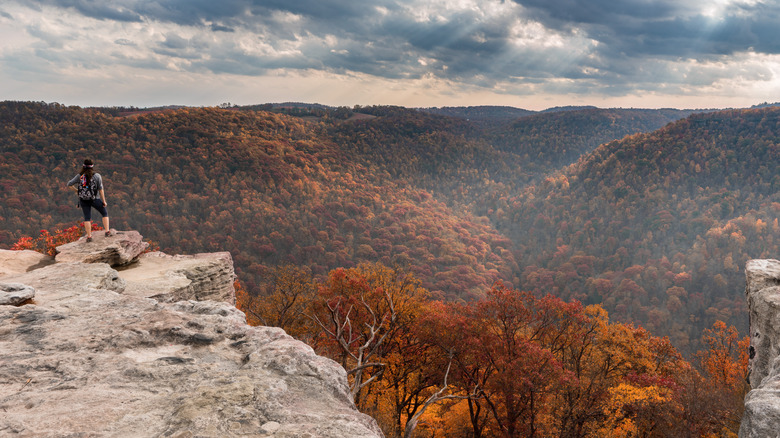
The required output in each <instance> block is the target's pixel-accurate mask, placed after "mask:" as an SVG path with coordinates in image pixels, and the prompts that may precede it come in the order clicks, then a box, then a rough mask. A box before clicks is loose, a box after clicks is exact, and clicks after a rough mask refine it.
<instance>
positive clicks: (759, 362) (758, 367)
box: [739, 260, 780, 438]
mask: <svg viewBox="0 0 780 438" xmlns="http://www.w3.org/2000/svg"><path fill="white" fill-rule="evenodd" d="M745 276H746V288H745V294H746V298H747V303H748V309H749V312H750V362H749V364H748V372H749V374H748V376H749V377H748V380H749V382H750V387H751V388H752V390H751V391H750V392H749V393H748V394H747V396H746V397H745V412H744V414H743V416H742V424H741V425H740V429H739V436H740V438H767V437H780V261H778V260H750V261H749V262H748V263H747V265H746V266H745Z"/></svg>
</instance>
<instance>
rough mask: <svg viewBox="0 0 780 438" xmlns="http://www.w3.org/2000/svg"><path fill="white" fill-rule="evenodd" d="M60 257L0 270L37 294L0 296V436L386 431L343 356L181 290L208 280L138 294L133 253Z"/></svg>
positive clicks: (188, 260) (156, 285)
mask: <svg viewBox="0 0 780 438" xmlns="http://www.w3.org/2000/svg"><path fill="white" fill-rule="evenodd" d="M95 241H96V242H100V241H99V240H98V239H95ZM81 243H82V244H86V243H85V242H81ZM94 243H95V242H92V244H94ZM106 244H110V242H106ZM153 257H158V258H157V259H154V258H153ZM216 258H217V259H220V256H217V257H216ZM175 259H176V257H175V256H174V257H171V256H165V257H163V256H161V255H158V256H151V263H152V264H154V261H155V260H156V261H157V262H160V265H164V264H168V263H171V264H172V265H175V263H174V262H175V261H176V260H175ZM183 260H184V261H185V262H186V263H188V264H192V266H190V269H194V270H195V271H197V269H196V268H197V265H198V263H201V264H205V265H209V264H211V263H216V262H214V260H212V259H210V258H208V257H197V256H196V257H192V258H187V257H184V258H183ZM221 260H224V257H222V259H221ZM61 261H62V260H61V259H59V258H58V263H56V264H53V265H50V266H46V267H42V268H39V269H35V270H32V271H29V272H25V273H21V274H17V275H11V276H8V277H6V278H3V280H2V282H3V283H5V284H8V283H15V284H21V285H25V286H28V287H30V288H34V289H35V291H36V295H35V304H34V305H23V306H19V307H15V306H0V351H2V354H0V436H22V437H26V436H35V437H39V436H43V437H55V436H56V437H59V436H90V437H93V436H94V437H103V436H107V437H125V436H128V437H134V436H176V437H185V436H199V437H200V436H203V437H223V436H228V437H229V436H252V437H278V438H282V437H285V438H286V437H290V438H292V437H312V438H313V437H325V438H328V437H333V438H336V437H339V438H341V437H380V436H382V434H381V431H380V430H379V428H378V427H377V425H376V422H375V421H374V420H373V419H371V418H370V417H368V416H366V415H364V414H361V413H360V412H358V411H357V410H356V409H355V407H354V404H353V403H352V401H351V398H350V394H349V389H348V386H347V380H346V372H345V371H344V369H343V368H341V367H340V366H339V365H338V364H337V363H335V362H333V361H331V360H329V359H326V358H323V357H320V356H317V355H316V354H315V353H314V351H313V350H312V349H311V348H310V347H308V346H307V345H306V344H303V343H301V342H299V341H296V340H295V339H293V338H291V337H289V336H288V335H287V334H285V333H284V331H282V330H281V329H277V328H269V327H250V326H248V325H247V324H246V322H245V317H244V315H243V313H241V312H240V311H239V310H238V309H236V308H235V307H234V306H232V305H231V304H228V303H226V302H217V301H211V300H209V301H196V300H193V299H191V298H194V297H195V296H198V294H199V293H200V291H199V290H198V287H197V286H194V285H196V284H208V282H205V281H203V282H200V283H198V282H197V281H192V282H191V283H190V285H188V286H185V287H182V286H181V285H179V284H175V285H174V286H172V287H173V288H179V289H178V290H179V292H177V293H176V294H171V293H165V290H164V289H165V286H163V285H162V283H160V282H155V281H151V280H150V282H149V285H150V289H153V290H155V291H158V292H160V293H156V292H155V294H154V296H156V297H158V298H161V300H158V299H154V298H149V297H145V296H143V295H144V294H140V295H139V294H137V293H136V292H137V289H140V287H139V284H143V280H142V278H143V277H142V276H140V277H134V276H133V275H129V274H128V273H129V272H131V271H132V269H133V268H132V266H134V265H131V267H130V268H129V269H127V270H123V271H121V272H117V271H116V270H114V269H112V268H111V266H109V264H106V263H81V262H61ZM146 261H150V260H146ZM179 261H181V260H179ZM143 264H144V260H143V257H142V258H141V262H140V263H138V264H137V265H138V266H143ZM204 269H205V268H204ZM231 269H232V264H231ZM206 270H208V269H206ZM159 272H166V271H165V269H162V267H161V268H160V270H159ZM166 275H167V274H165V273H160V274H159V275H158V276H161V277H165V276H166ZM231 275H232V274H230V275H228V274H225V275H223V276H222V277H220V278H223V279H228V278H229V284H230V285H232V276H231ZM123 277H127V279H125V278H123ZM185 277H186V275H185ZM179 280H180V279H179ZM179 280H177V281H179ZM216 282H217V280H213V283H216ZM174 283H175V282H174ZM222 287H224V288H226V287H227V285H222ZM185 290H189V291H191V292H192V293H193V294H194V295H193V296H190V297H188V296H186V294H185V292H184V291H185ZM173 296H176V297H180V298H182V301H178V302H163V301H172V298H171V297H173Z"/></svg>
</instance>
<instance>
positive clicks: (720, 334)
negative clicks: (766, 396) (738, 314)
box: [697, 321, 750, 434]
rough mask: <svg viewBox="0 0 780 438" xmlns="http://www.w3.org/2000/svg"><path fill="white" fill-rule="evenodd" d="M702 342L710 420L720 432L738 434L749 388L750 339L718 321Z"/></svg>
mask: <svg viewBox="0 0 780 438" xmlns="http://www.w3.org/2000/svg"><path fill="white" fill-rule="evenodd" d="M702 344H703V345H706V346H707V347H708V349H706V350H703V351H700V352H699V353H698V355H697V356H698V358H699V361H700V363H701V368H702V374H703V378H704V379H705V380H704V383H703V386H704V389H705V391H704V397H706V403H707V405H708V406H709V409H708V415H709V416H710V418H709V421H710V422H711V423H712V424H716V425H717V427H719V428H720V429H721V430H717V432H719V433H721V432H722V433H726V432H730V433H731V434H736V433H737V432H738V431H739V424H740V421H741V418H742V411H743V410H744V402H743V400H744V398H745V395H746V394H747V392H748V391H749V390H750V387H749V385H748V383H747V364H748V348H749V346H750V338H749V337H748V336H745V337H742V338H740V336H739V333H738V332H737V329H736V328H735V327H734V326H728V327H727V326H726V323H724V322H723V321H716V322H715V323H714V324H713V325H712V328H709V329H706V330H705V331H704V335H703V336H702Z"/></svg>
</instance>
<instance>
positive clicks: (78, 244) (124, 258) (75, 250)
mask: <svg viewBox="0 0 780 438" xmlns="http://www.w3.org/2000/svg"><path fill="white" fill-rule="evenodd" d="M148 246H149V244H148V243H146V242H144V241H143V237H142V236H141V234H140V233H138V231H113V234H112V235H111V236H108V237H106V236H105V234H104V233H103V232H102V231H95V232H94V233H92V241H91V242H87V239H86V237H82V238H80V239H79V240H77V241H75V242H70V243H66V244H64V245H60V246H58V247H57V248H56V249H55V251H56V252H57V254H56V255H55V260H56V261H57V263H63V262H81V263H107V264H108V265H110V266H112V267H116V266H124V265H128V264H130V263H132V262H134V261H135V260H136V259H137V258H138V256H139V255H141V253H143V252H144V250H146V248H147V247H148Z"/></svg>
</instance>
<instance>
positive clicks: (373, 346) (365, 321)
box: [313, 263, 428, 406]
mask: <svg viewBox="0 0 780 438" xmlns="http://www.w3.org/2000/svg"><path fill="white" fill-rule="evenodd" d="M427 295H428V293H427V291H426V290H425V289H423V288H422V287H421V286H420V282H419V280H417V279H416V278H415V277H414V276H412V275H411V274H408V273H405V272H402V271H400V270H396V269H391V268H388V267H386V266H384V265H381V264H378V263H377V264H363V265H360V266H358V267H357V268H350V269H336V270H333V271H331V272H330V274H329V276H328V279H327V281H326V282H325V283H324V284H322V285H321V286H320V288H319V292H318V297H317V305H316V306H315V309H314V315H313V318H314V320H315V321H316V322H317V325H319V328H320V329H322V333H321V334H320V336H319V337H318V338H317V339H316V340H314V345H315V348H316V349H317V350H318V351H320V352H321V353H323V354H326V355H327V356H329V357H331V358H335V359H337V360H338V361H339V362H340V363H341V364H342V366H344V368H345V369H346V370H347V373H348V375H349V377H350V388H351V392H352V395H353V397H354V399H355V403H356V404H357V405H358V406H361V402H362V399H361V397H362V395H364V394H365V393H366V392H367V387H368V385H370V384H372V383H373V382H375V381H378V380H379V379H381V378H382V377H383V375H384V374H385V373H386V372H387V371H388V366H387V365H388V364H387V361H388V360H389V359H390V358H391V357H392V356H393V354H399V351H400V352H403V348H401V347H402V346H403V345H404V341H403V339H402V338H403V337H404V336H403V334H404V333H405V331H407V330H410V329H411V327H412V325H413V324H414V322H415V320H416V318H417V317H418V315H419V313H420V312H421V309H422V307H423V305H424V304H425V303H426V302H427V301H428V297H427Z"/></svg>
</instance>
